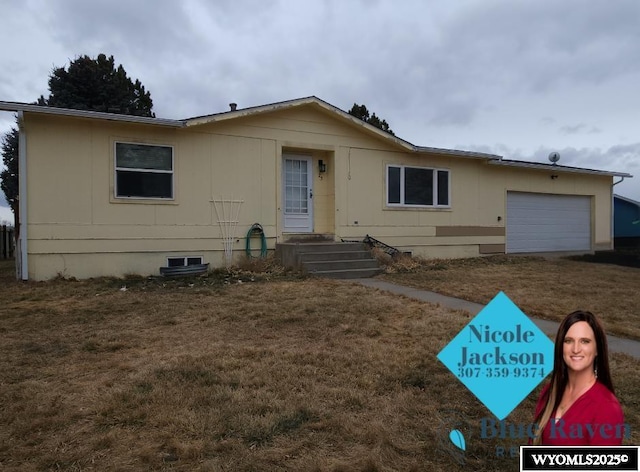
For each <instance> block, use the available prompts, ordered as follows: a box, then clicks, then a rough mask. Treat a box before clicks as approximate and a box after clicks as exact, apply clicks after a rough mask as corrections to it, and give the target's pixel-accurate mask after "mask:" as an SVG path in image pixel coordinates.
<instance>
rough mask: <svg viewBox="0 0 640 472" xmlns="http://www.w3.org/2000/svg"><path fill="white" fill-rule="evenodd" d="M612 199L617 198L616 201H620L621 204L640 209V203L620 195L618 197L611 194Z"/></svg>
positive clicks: (615, 194)
mask: <svg viewBox="0 0 640 472" xmlns="http://www.w3.org/2000/svg"><path fill="white" fill-rule="evenodd" d="M613 198H617V199H618V200H622V201H623V202H627V203H631V204H633V205H635V206H637V207H640V202H637V201H635V200H632V199H630V198H627V197H623V196H622V195H618V194H617V193H614V194H613Z"/></svg>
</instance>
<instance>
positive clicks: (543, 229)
mask: <svg viewBox="0 0 640 472" xmlns="http://www.w3.org/2000/svg"><path fill="white" fill-rule="evenodd" d="M590 250H591V197H585V196H580V195H547V194H540V193H521V192H507V253H517V252H551V251H590Z"/></svg>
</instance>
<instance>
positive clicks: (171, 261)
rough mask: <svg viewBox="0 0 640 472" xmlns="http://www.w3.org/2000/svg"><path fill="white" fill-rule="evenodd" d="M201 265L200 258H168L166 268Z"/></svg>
mask: <svg viewBox="0 0 640 472" xmlns="http://www.w3.org/2000/svg"><path fill="white" fill-rule="evenodd" d="M199 264H202V256H196V257H193V256H189V257H186V256H185V257H168V258H167V267H182V266H190V265H199Z"/></svg>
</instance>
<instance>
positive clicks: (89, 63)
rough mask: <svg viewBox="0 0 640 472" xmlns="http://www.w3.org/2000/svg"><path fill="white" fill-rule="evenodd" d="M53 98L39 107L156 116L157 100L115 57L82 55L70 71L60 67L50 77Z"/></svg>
mask: <svg viewBox="0 0 640 472" xmlns="http://www.w3.org/2000/svg"><path fill="white" fill-rule="evenodd" d="M49 92H50V94H49V97H48V98H45V97H44V96H40V98H39V99H38V105H47V106H50V107H58V108H72V109H74V110H91V111H102V112H106V113H119V114H123V115H136V116H154V114H153V112H152V108H153V101H152V100H151V94H150V92H147V91H146V90H145V88H144V85H142V84H141V83H140V81H139V80H136V81H135V82H133V81H132V80H131V79H130V78H129V77H128V76H127V73H126V72H125V70H124V67H122V65H119V66H118V67H117V68H116V67H115V61H114V59H113V56H110V57H108V58H107V56H105V55H104V54H100V55H98V57H97V58H96V59H91V58H90V57H89V56H86V55H85V56H79V57H78V58H76V60H75V61H73V62H72V63H71V64H69V69H68V70H67V69H65V68H64V67H59V68H56V69H54V70H53V71H52V72H51V75H50V77H49Z"/></svg>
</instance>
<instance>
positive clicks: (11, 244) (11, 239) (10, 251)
mask: <svg viewBox="0 0 640 472" xmlns="http://www.w3.org/2000/svg"><path fill="white" fill-rule="evenodd" d="M15 234H16V233H15V230H14V229H13V228H10V227H7V226H5V225H2V226H0V259H13V255H14V251H15V248H16V241H15Z"/></svg>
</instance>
